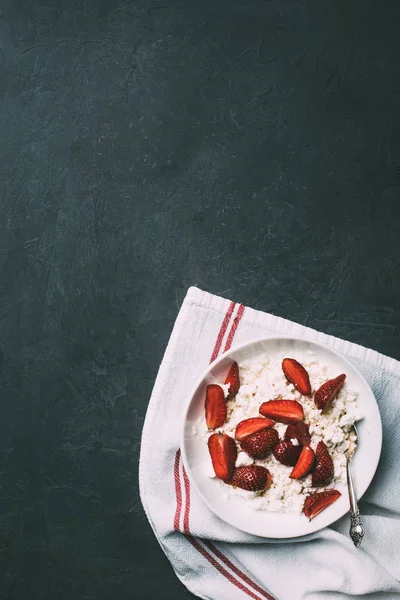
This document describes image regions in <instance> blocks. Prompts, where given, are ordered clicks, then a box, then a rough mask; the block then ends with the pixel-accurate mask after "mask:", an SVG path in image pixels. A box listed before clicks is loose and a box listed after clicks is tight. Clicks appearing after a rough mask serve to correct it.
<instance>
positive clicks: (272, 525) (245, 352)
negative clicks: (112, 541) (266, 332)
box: [181, 337, 382, 540]
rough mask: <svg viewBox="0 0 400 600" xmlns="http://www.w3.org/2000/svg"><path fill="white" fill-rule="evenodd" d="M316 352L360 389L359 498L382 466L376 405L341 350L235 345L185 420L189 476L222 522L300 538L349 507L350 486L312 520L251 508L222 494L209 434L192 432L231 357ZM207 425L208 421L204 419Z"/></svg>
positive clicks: (291, 344) (290, 340)
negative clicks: (211, 472)
mask: <svg viewBox="0 0 400 600" xmlns="http://www.w3.org/2000/svg"><path fill="white" fill-rule="evenodd" d="M309 350H311V351H313V352H314V353H315V355H316V357H317V360H318V361H320V362H321V364H322V365H324V366H327V367H328V368H331V369H332V370H333V371H334V372H337V373H338V374H339V373H346V376H347V379H346V382H347V383H348V385H349V388H351V389H352V390H354V391H356V392H357V394H358V398H357V404H358V407H359V409H360V411H361V412H362V414H363V415H364V417H363V419H362V420H361V421H359V423H357V430H358V434H359V446H358V449H357V452H356V454H355V456H354V458H353V459H352V473H353V478H354V481H355V486H356V491H357V497H358V498H361V496H362V495H363V494H364V493H365V491H366V490H367V488H368V486H369V484H370V483H371V481H372V478H373V476H374V474H375V471H376V469H377V466H378V462H379V457H380V453H381V447H382V422H381V417H380V414H379V409H378V404H377V402H376V400H375V397H374V395H373V393H372V391H371V388H370V387H369V385H368V383H367V382H366V380H365V379H364V377H363V376H362V375H361V373H360V372H359V371H358V370H357V369H356V368H355V367H354V366H353V365H352V364H351V363H350V362H349V361H348V360H347V359H346V358H344V357H343V356H342V355H341V354H338V353H337V352H335V351H334V350H332V349H331V348H328V347H326V346H323V345H322V344H316V343H315V342H309V341H306V340H304V339H302V338H295V337H269V338H264V339H261V340H256V341H253V342H249V343H247V344H243V345H242V346H237V347H236V348H234V349H232V350H230V351H229V352H226V353H225V354H223V355H221V357H220V358H218V359H217V360H215V361H214V362H213V363H212V364H211V365H210V366H209V368H208V369H207V371H206V372H205V373H204V375H203V376H202V377H201V379H200V380H199V381H198V383H197V384H196V386H195V388H194V389H193V392H192V394H191V397H190V401H189V405H188V409H187V411H186V414H185V415H184V419H183V428H182V439H181V452H182V459H183V463H184V465H185V468H186V471H187V473H188V476H189V478H190V480H191V482H192V484H193V485H194V487H195V489H196V491H197V493H198V494H199V496H200V497H201V498H202V499H203V501H204V502H205V504H206V505H207V506H208V507H209V508H210V509H211V510H212V511H213V512H214V513H215V514H216V515H217V516H218V517H219V518H220V519H222V520H223V521H225V522H226V523H229V524H230V525H232V526H233V527H236V528H238V529H241V530H242V531H246V532H248V533H251V534H254V535H257V536H262V537H266V538H269V539H271V540H272V539H284V538H296V537H299V536H304V535H308V534H310V533H313V532H315V531H319V530H320V529H323V528H324V527H327V526H328V525H331V524H332V523H334V522H335V521H337V520H338V519H340V518H341V517H343V515H345V514H346V513H347V512H348V510H349V500H348V494H347V487H346V486H345V485H343V484H339V485H337V486H336V489H338V490H339V491H341V492H342V496H341V498H339V500H337V501H336V502H335V503H334V504H332V505H331V506H330V507H329V508H327V509H326V510H324V511H323V512H322V513H320V514H319V515H318V516H317V517H315V518H314V519H313V520H312V521H308V519H306V517H305V516H304V515H303V514H300V515H299V514H295V513H276V512H268V511H265V510H255V509H253V508H251V502H249V501H246V499H244V498H242V497H239V496H230V497H229V500H227V499H226V498H224V494H223V493H222V491H221V483H220V482H219V481H218V480H216V479H215V478H214V479H213V478H210V477H207V475H206V470H207V467H209V465H210V458H209V455H208V448H207V443H206V440H207V437H203V436H195V435H193V432H192V428H193V427H197V428H198V427H199V418H200V417H204V400H205V393H206V386H207V385H208V384H210V383H216V382H219V383H223V382H224V381H225V378H226V375H227V372H228V370H229V367H230V365H231V363H232V361H233V360H235V361H237V362H238V363H241V362H243V361H248V360H252V359H254V360H256V359H260V357H262V356H264V357H265V356H267V357H268V358H270V359H271V360H273V359H276V358H278V357H281V356H282V354H284V355H286V356H289V357H293V358H296V357H301V356H304V355H305V353H306V352H307V351H309ZM204 427H205V424H204Z"/></svg>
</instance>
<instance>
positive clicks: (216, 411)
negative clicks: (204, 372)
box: [205, 383, 227, 429]
mask: <svg viewBox="0 0 400 600" xmlns="http://www.w3.org/2000/svg"><path fill="white" fill-rule="evenodd" d="M205 409H206V423H207V427H208V429H216V428H217V427H221V426H222V425H223V424H224V423H225V421H226V415H227V409H226V402H225V396H224V392H223V390H222V388H221V386H220V385H218V384H216V383H211V384H210V385H208V386H207V391H206V403H205Z"/></svg>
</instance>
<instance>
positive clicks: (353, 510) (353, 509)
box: [346, 460, 364, 548]
mask: <svg viewBox="0 0 400 600" xmlns="http://www.w3.org/2000/svg"><path fill="white" fill-rule="evenodd" d="M346 472H347V488H348V490H349V500H350V522H351V525H350V537H351V539H352V540H353V544H354V545H355V547H356V548H358V547H359V546H361V542H362V540H363V537H364V527H363V524H362V521H361V517H360V511H359V510H358V504H357V497H356V492H355V489H354V482H353V477H352V476H351V470H350V460H347V465H346Z"/></svg>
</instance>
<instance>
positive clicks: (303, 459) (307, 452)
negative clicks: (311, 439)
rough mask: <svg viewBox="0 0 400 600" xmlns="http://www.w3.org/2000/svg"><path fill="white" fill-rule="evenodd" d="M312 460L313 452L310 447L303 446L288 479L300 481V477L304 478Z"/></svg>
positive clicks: (312, 462)
mask: <svg viewBox="0 0 400 600" xmlns="http://www.w3.org/2000/svg"><path fill="white" fill-rule="evenodd" d="M314 458H315V454H314V450H312V448H310V446H304V447H303V448H302V450H301V453H300V456H299V460H298V461H297V463H296V466H295V467H294V469H293V470H292V472H291V473H290V475H289V477H290V479H301V478H302V477H305V476H306V475H307V473H309V472H310V470H311V468H312V466H313V464H314Z"/></svg>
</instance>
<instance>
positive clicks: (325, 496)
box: [303, 490, 342, 521]
mask: <svg viewBox="0 0 400 600" xmlns="http://www.w3.org/2000/svg"><path fill="white" fill-rule="evenodd" d="M341 495H342V494H341V493H340V492H338V491H337V490H326V491H325V492H317V493H315V494H312V495H311V496H308V498H306V501H305V502H304V507H303V513H304V514H305V516H306V517H307V518H308V519H309V520H310V521H311V519H313V518H314V517H316V516H317V515H319V513H320V512H322V511H323V510H325V508H327V507H328V506H330V505H331V504H333V503H334V502H336V500H337V499H338V498H340V496H341Z"/></svg>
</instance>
